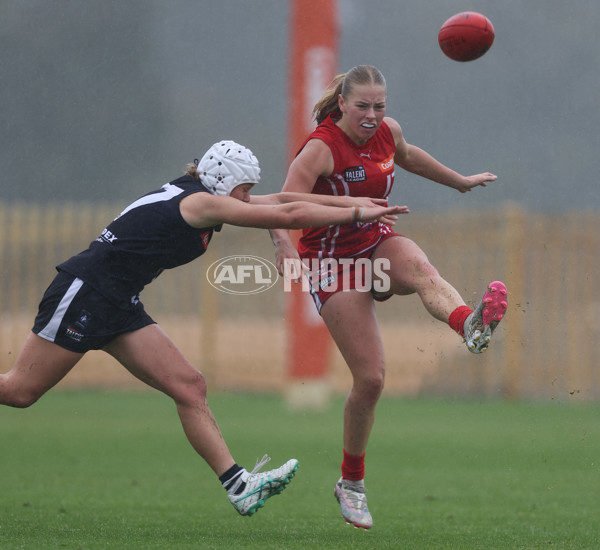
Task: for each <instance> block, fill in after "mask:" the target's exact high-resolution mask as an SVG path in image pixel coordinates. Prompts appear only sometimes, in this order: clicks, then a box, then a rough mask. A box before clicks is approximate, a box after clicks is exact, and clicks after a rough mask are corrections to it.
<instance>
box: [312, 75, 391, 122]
mask: <svg viewBox="0 0 600 550" xmlns="http://www.w3.org/2000/svg"><path fill="white" fill-rule="evenodd" d="M364 84H373V85H377V86H383V87H384V88H385V87H386V83H385V77H384V76H383V74H382V73H381V71H380V70H379V69H378V68H377V67H373V65H357V66H356V67H352V69H350V70H349V71H348V72H347V73H344V74H339V75H337V76H336V77H335V78H334V79H333V81H332V82H331V84H330V85H329V87H328V88H327V90H326V91H325V93H324V94H323V97H322V98H321V99H320V100H319V101H317V104H316V105H315V108H314V109H313V112H312V114H313V118H314V119H315V120H316V122H317V124H321V122H323V121H324V120H325V119H326V118H327V117H328V116H329V115H330V114H331V113H338V114H339V115H340V116H341V114H342V113H341V112H340V108H339V105H338V96H339V95H340V94H341V95H342V97H344V99H346V98H347V97H348V95H350V94H351V93H352V90H353V88H354V86H360V85H364Z"/></svg>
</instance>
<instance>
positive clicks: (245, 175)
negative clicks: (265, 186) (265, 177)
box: [198, 140, 260, 195]
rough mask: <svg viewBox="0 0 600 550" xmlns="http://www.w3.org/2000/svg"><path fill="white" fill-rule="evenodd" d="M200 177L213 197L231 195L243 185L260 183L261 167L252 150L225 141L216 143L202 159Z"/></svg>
mask: <svg viewBox="0 0 600 550" xmlns="http://www.w3.org/2000/svg"><path fill="white" fill-rule="evenodd" d="M198 175H199V176H200V179H201V180H202V184H203V185H204V187H206V188H207V189H208V190H209V191H210V192H211V193H212V194H213V195H229V194H230V193H231V192H232V191H233V189H234V188H236V187H237V186H238V185H240V184H242V183H252V184H255V183H258V182H259V181H260V167H259V166H258V159H257V158H256V157H255V156H254V155H253V154H252V151H250V149H248V148H247V147H244V146H243V145H240V144H239V143H236V142H235V141H230V140H224V141H219V142H218V143H215V144H214V145H213V146H212V147H211V148H210V149H209V150H208V151H206V153H205V154H204V156H203V157H202V158H201V159H200V162H199V163H198Z"/></svg>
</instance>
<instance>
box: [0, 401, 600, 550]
mask: <svg viewBox="0 0 600 550" xmlns="http://www.w3.org/2000/svg"><path fill="white" fill-rule="evenodd" d="M210 402H211V406H212V408H213V410H214V411H215V414H216V416H217V419H218V420H219V422H220V424H221V428H222V430H223V432H224V434H225V437H226V439H227V440H228V442H229V445H230V448H231V450H232V453H233V454H234V456H235V457H236V459H237V460H238V461H239V462H240V463H242V464H244V465H245V466H247V467H248V468H249V469H250V468H252V467H253V466H254V461H255V460H256V458H260V457H261V456H262V454H263V453H264V452H268V453H269V454H270V455H271V457H272V459H273V460H272V462H271V463H270V464H271V465H273V466H277V465H279V464H280V463H282V462H284V461H285V460H287V459H288V458H291V457H292V456H294V457H296V458H298V459H299V460H300V469H299V471H298V474H297V476H296V478H295V479H294V481H293V483H292V484H291V486H290V487H289V488H288V489H287V490H286V491H285V492H284V493H283V494H282V495H281V496H278V497H275V498H273V499H272V500H270V501H269V502H268V503H267V505H266V507H265V508H264V509H263V510H261V511H259V513H258V514H256V515H255V516H253V517H252V518H244V517H240V516H238V515H237V514H236V512H235V511H234V509H233V507H232V506H231V505H230V504H229V502H228V500H227V498H226V496H225V492H224V491H223V489H222V488H221V487H220V484H219V483H218V480H217V479H216V478H215V477H214V475H213V474H212V473H211V471H210V470H209V469H208V467H207V466H206V465H205V464H204V463H203V462H202V461H201V460H199V459H198V458H197V457H196V455H195V454H194V452H193V451H192V449H191V447H190V446H189V445H188V444H187V441H186V440H185V438H184V436H183V432H182V430H181V428H180V426H179V423H178V420H177V417H176V413H175V410H174V407H173V405H172V404H171V402H170V401H169V400H168V399H167V398H165V397H163V396H161V395H160V394H158V393H151V392H148V393H117V392H114V393H104V392H59V391H55V392H53V393H52V392H51V393H50V394H49V395H47V396H46V397H44V398H43V399H42V400H41V401H40V402H39V403H38V404H36V405H35V406H34V407H32V408H30V409H27V410H13V409H9V408H2V409H0V475H1V477H0V548H2V549H3V550H8V549H17V548H24V549H35V550H37V549H54V548H56V549H60V548H69V549H78V548H81V549H98V548H114V549H153V548H156V549H171V548H173V549H179V548H218V549H227V550H231V549H240V548H260V549H302V550H304V549H307V548H314V549H317V548H318V549H329V548H332V549H333V548H335V549H337V548H342V549H354V548H360V549H377V550H381V549H387V548H390V549H391V548H393V549H419V550H423V549H436V550H437V549H453V550H454V549H472V548H473V549H474V548H477V549H485V550H489V549H495V548H497V549H502V550H507V549H521V548H522V549H533V548H554V549H555V548H569V549H584V548H590V549H591V548H599V547H600V479H599V475H600V472H599V469H600V468H599V466H600V422H599V413H600V406H599V405H598V404H594V405H591V404H566V403H559V402H550V403H543V404H542V403H538V404H515V403H502V402H473V401H470V402H469V401H430V400H405V399H392V398H384V399H383V400H382V401H381V402H380V405H379V407H378V418H377V422H376V425H375V429H374V431H373V435H372V438H371V442H370V446H369V449H368V452H367V487H368V489H369V493H368V497H369V507H370V509H371V512H372V514H373V517H374V521H375V527H374V528H373V529H372V530H371V531H369V532H365V531H362V530H356V529H353V528H352V527H350V526H348V525H346V524H345V523H344V521H343V520H342V519H341V516H340V515H339V508H338V506H337V503H336V502H335V500H334V497H333V484H334V482H335V481H336V479H337V477H338V475H339V462H340V458H341V443H340V441H341V431H340V426H341V410H342V406H343V403H342V400H340V399H336V400H334V401H333V402H332V403H331V406H330V407H329V409H328V410H327V411H324V412H318V413H317V412H290V411H288V410H286V407H285V406H284V404H283V402H282V401H281V400H280V399H279V398H277V397H255V396H248V395H233V394H222V395H217V396H214V397H213V398H212V399H211V400H210Z"/></svg>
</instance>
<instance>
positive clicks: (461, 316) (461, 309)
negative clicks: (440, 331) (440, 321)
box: [448, 306, 473, 336]
mask: <svg viewBox="0 0 600 550" xmlns="http://www.w3.org/2000/svg"><path fill="white" fill-rule="evenodd" d="M471 313H473V310H472V309H471V308H470V307H469V306H458V307H457V308H456V309H455V310H454V311H453V312H452V313H451V314H450V318H449V319H448V324H449V325H450V328H451V329H452V330H455V331H456V332H458V334H460V335H461V336H464V335H465V321H466V320H467V317H468V316H469V315H471Z"/></svg>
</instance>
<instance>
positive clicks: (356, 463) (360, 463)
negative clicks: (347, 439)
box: [342, 449, 365, 481]
mask: <svg viewBox="0 0 600 550" xmlns="http://www.w3.org/2000/svg"><path fill="white" fill-rule="evenodd" d="M342 477H343V478H344V479H349V480H352V481H360V480H361V479H364V478H365V453H363V454H362V455H360V456H354V455H349V454H348V453H347V452H346V449H344V460H343V461H342Z"/></svg>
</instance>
